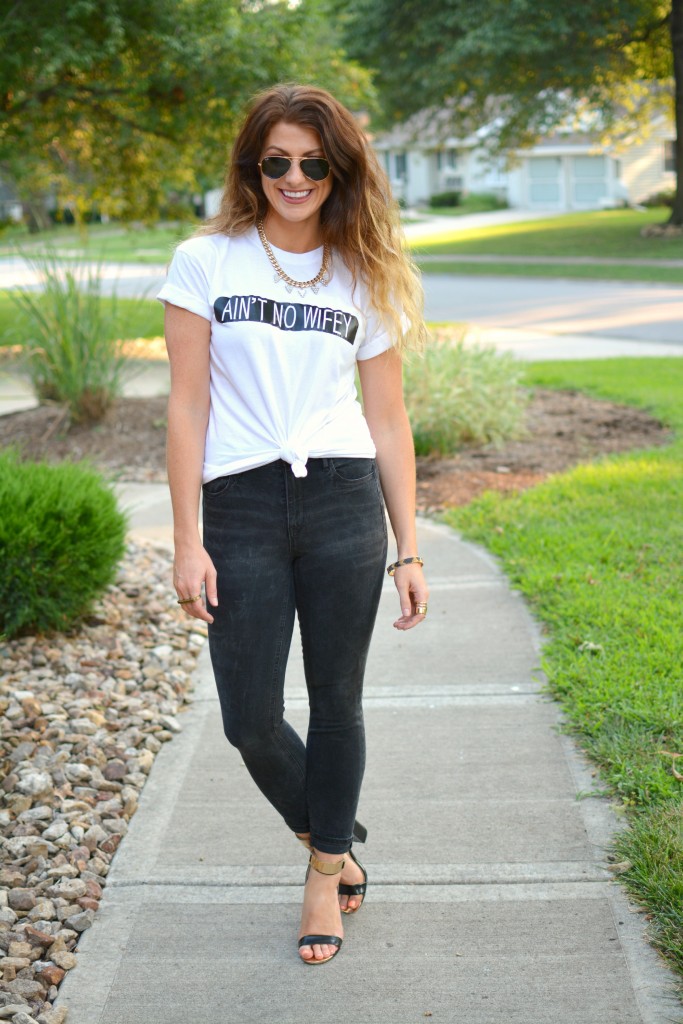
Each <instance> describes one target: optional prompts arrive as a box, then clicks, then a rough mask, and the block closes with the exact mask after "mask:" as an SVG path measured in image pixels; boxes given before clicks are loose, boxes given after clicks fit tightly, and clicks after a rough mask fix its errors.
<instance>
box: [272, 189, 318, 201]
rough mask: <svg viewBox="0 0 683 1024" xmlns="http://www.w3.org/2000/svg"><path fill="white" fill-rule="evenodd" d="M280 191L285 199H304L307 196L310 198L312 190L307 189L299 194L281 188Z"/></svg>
mask: <svg viewBox="0 0 683 1024" xmlns="http://www.w3.org/2000/svg"><path fill="white" fill-rule="evenodd" d="M280 191H281V192H282V194H283V196H285V197H286V198H287V199H306V198H307V197H308V196H310V194H311V192H312V191H313V189H312V188H307V189H304V190H303V191H301V192H292V191H290V190H289V189H284V188H283V189H281V190H280Z"/></svg>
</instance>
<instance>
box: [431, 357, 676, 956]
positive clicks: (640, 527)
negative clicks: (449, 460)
mask: <svg viewBox="0 0 683 1024" xmlns="http://www.w3.org/2000/svg"><path fill="white" fill-rule="evenodd" d="M527 373H528V380H529V382H530V383H531V384H532V385H538V386H543V387H572V388H578V389H581V390H585V391H589V392H591V393H592V394H595V395H599V396H604V397H606V398H611V399H614V400H618V401H622V402H626V403H630V404H634V405H639V406H643V407H645V408H648V409H651V410H653V411H654V412H655V413H656V415H658V416H659V417H660V418H661V419H662V420H663V421H665V422H666V423H668V424H669V425H671V426H672V427H673V428H674V430H675V433H676V440H675V441H674V443H673V444H671V445H670V446H669V447H667V448H663V449H651V450H647V451H642V452H638V453H633V454H628V455H621V456H618V457H612V458H608V459H604V460H600V461H598V462H595V463H592V464H587V465H584V466H579V467H577V468H575V469H573V470H571V471H570V472H567V473H562V474H558V475H556V476H553V477H550V478H549V479H548V480H547V481H546V482H544V483H543V484H542V485H540V486H539V487H536V488H534V489H533V490H530V491H526V492H524V493H522V494H519V495H516V496H512V497H501V496H500V495H496V494H487V495H484V496H483V497H482V498H480V499H479V500H477V501H475V502H473V503H472V504H471V505H469V506H468V507H466V508H463V509H454V510H451V511H449V512H448V513H447V516H446V518H447V521H448V522H449V523H450V524H451V525H453V526H454V527H456V528H457V529H458V530H460V531H461V532H462V533H463V534H464V535H465V536H466V537H468V538H470V539H472V540H476V541H479V542H481V543H483V544H485V545H486V546H487V547H488V548H489V549H490V550H491V551H493V552H494V554H496V555H497V556H498V557H499V558H500V559H501V562H502V564H503V566H504V568H505V571H506V572H507V573H508V575H509V576H510V578H511V579H512V581H513V583H514V584H515V586H516V587H518V588H519V589H520V590H521V591H522V592H523V593H524V594H525V596H526V598H527V599H528V601H529V602H530V605H531V607H532V609H533V611H534V612H535V614H536V615H537V616H538V617H539V618H540V619H541V620H542V622H543V623H544V624H545V626H546V627H547V633H548V640H547V644H546V646H545V648H544V659H543V660H544V669H545V672H546V674H547V677H548V686H549V689H550V691H551V692H552V693H553V694H554V695H555V696H556V697H557V698H558V699H559V700H560V701H561V703H562V705H563V707H564V709H565V712H566V715H567V719H568V722H569V726H568V727H569V728H570V729H571V730H573V731H574V732H575V733H576V736H577V738H578V740H579V743H580V746H581V747H582V748H584V749H585V750H586V751H587V753H588V754H589V756H590V757H591V758H592V759H594V761H595V762H596V763H597V764H598V765H599V766H600V769H601V774H602V783H601V785H603V786H605V787H606V788H607V790H608V791H609V792H610V793H611V794H612V795H613V796H614V798H616V800H617V801H619V802H620V803H621V805H622V806H623V808H624V810H625V813H627V814H628V815H629V817H630V820H631V825H632V827H631V828H630V829H627V830H625V831H624V833H623V834H621V835H620V836H619V837H618V839H617V840H616V842H615V851H616V854H617V856H618V858H619V859H620V860H622V861H629V862H630V863H631V865H632V866H631V867H630V868H629V869H628V870H627V871H625V872H624V873H623V874H621V875H620V879H621V881H622V882H623V883H624V884H625V885H626V887H627V889H628V890H629V892H630V893H631V894H632V895H633V896H634V897H636V898H637V899H639V900H641V901H643V902H644V903H645V904H646V906H647V907H648V908H649V909H650V910H651V911H652V914H653V921H652V926H651V928H652V932H653V939H654V941H655V944H656V945H657V946H658V948H659V949H661V950H662V951H663V952H664V953H665V954H666V955H667V956H668V957H669V958H670V960H671V962H672V963H673V964H674V965H675V966H676V967H677V969H678V970H679V971H681V972H683V782H681V781H680V780H679V779H677V778H676V777H675V775H674V771H673V769H674V767H675V766H677V770H678V772H679V773H680V774H683V629H682V628H681V607H682V595H683V559H682V557H681V556H682V553H683V516H682V515H681V509H682V508H683V360H681V359H675V358H668V359H610V360H601V361H597V360H596V361H591V362H584V363H582V362H549V363H536V364H531V365H530V366H529V368H528V371H527ZM671 754H681V755H682V757H681V758H680V759H678V758H673V757H671V756H670V755H671Z"/></svg>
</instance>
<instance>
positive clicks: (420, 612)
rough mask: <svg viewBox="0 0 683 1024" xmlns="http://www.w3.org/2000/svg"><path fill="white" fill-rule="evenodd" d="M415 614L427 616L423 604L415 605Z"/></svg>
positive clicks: (425, 606) (425, 607)
mask: <svg viewBox="0 0 683 1024" xmlns="http://www.w3.org/2000/svg"><path fill="white" fill-rule="evenodd" d="M415 614H416V615H426V614H427V605H426V604H424V603H423V604H416V605H415Z"/></svg>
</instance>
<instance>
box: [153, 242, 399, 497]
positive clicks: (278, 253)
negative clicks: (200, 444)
mask: <svg viewBox="0 0 683 1024" xmlns="http://www.w3.org/2000/svg"><path fill="white" fill-rule="evenodd" d="M272 248H273V252H274V253H275V257H276V259H277V261H278V263H279V264H280V266H281V267H282V268H283V270H285V272H286V273H287V274H289V276H290V277H291V278H293V279H294V280H295V281H308V280H310V279H312V278H314V277H315V276H316V274H317V273H318V271H319V270H320V267H321V264H322V256H323V250H322V248H320V249H315V250H313V251H312V252H306V253H291V252H285V251H284V250H282V249H277V248H275V246H273V247H272ZM365 296H366V292H365V289H364V287H363V285H362V284H361V283H360V282H359V284H358V285H357V287H356V291H355V294H354V295H352V279H351V275H350V273H349V271H348V270H347V268H346V267H345V266H344V264H343V262H342V260H341V259H339V258H338V257H333V262H332V279H331V281H330V282H329V284H327V285H326V286H325V287H320V288H319V290H318V293H317V294H315V293H314V292H313V291H312V289H310V288H309V289H308V290H307V291H306V292H305V294H304V295H303V296H302V295H301V294H300V293H298V292H297V291H296V290H292V291H288V290H287V288H286V287H285V285H284V283H283V282H282V280H280V279H279V278H278V280H277V281H276V280H275V272H274V270H273V268H272V266H271V264H270V262H269V260H268V257H267V256H266V253H265V250H264V249H263V246H262V245H261V241H260V239H259V236H258V232H257V231H256V228H252V229H250V230H249V231H248V232H247V233H246V234H244V235H240V236H238V237H233V238H231V237H228V236H227V235H223V234H215V235H203V236H199V237H197V238H190V239H188V240H187V241H185V242H182V243H181V244H180V245H179V246H178V248H177V249H176V251H175V255H174V257H173V262H172V263H171V266H170V268H169V272H168V278H167V280H166V283H165V284H164V286H163V287H162V289H161V291H160V292H159V294H158V295H157V298H158V299H159V300H160V301H162V302H170V303H173V304H174V305H176V306H181V307H182V308H183V309H188V310H190V311H191V312H192V313H198V314H199V316H203V317H205V318H206V319H207V320H210V321H211V347H210V364H211V383H210V390H211V410H210V414H209V425H208V429H207V434H206V447H205V453H204V470H203V476H202V479H203V482H204V483H207V482H208V481H209V480H213V479H214V478H216V477H219V476H227V475H229V474H231V473H239V472H242V471H243V470H247V469H254V468H255V467H257V466H263V465H266V464H267V463H269V462H274V461H276V460H277V459H284V460H285V461H287V462H289V463H290V464H291V466H292V471H293V472H294V475H295V476H306V461H307V460H308V458H309V457H311V458H322V457H324V456H335V455H337V456H354V457H356V456H360V457H366V458H373V457H374V455H375V446H374V444H373V441H372V438H371V436H370V431H369V429H368V425H367V422H366V420H365V418H364V416H363V412H362V409H361V407H360V404H359V402H358V397H357V393H356V387H355V380H354V372H355V365H356V360H357V359H371V358H372V357H373V356H377V355H379V354H380V353H381V352H384V351H385V350H386V349H388V348H390V347H391V338H390V337H389V335H388V334H387V332H386V330H385V329H384V328H383V326H382V325H381V323H380V321H379V319H378V318H377V317H376V316H375V315H373V313H372V312H371V311H370V310H369V309H368V305H367V301H366V297H365Z"/></svg>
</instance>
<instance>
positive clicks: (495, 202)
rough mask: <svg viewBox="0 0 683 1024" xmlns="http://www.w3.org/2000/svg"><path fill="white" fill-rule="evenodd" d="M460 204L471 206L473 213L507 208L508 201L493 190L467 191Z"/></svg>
mask: <svg viewBox="0 0 683 1024" xmlns="http://www.w3.org/2000/svg"><path fill="white" fill-rule="evenodd" d="M462 205H463V207H468V208H471V210H472V212H473V213H484V212H485V211H486V210H507V208H508V201H507V199H505V198H504V197H503V196H501V195H497V194H496V193H495V192H468V194H467V195H466V196H465V197H464V199H463V201H462Z"/></svg>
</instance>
